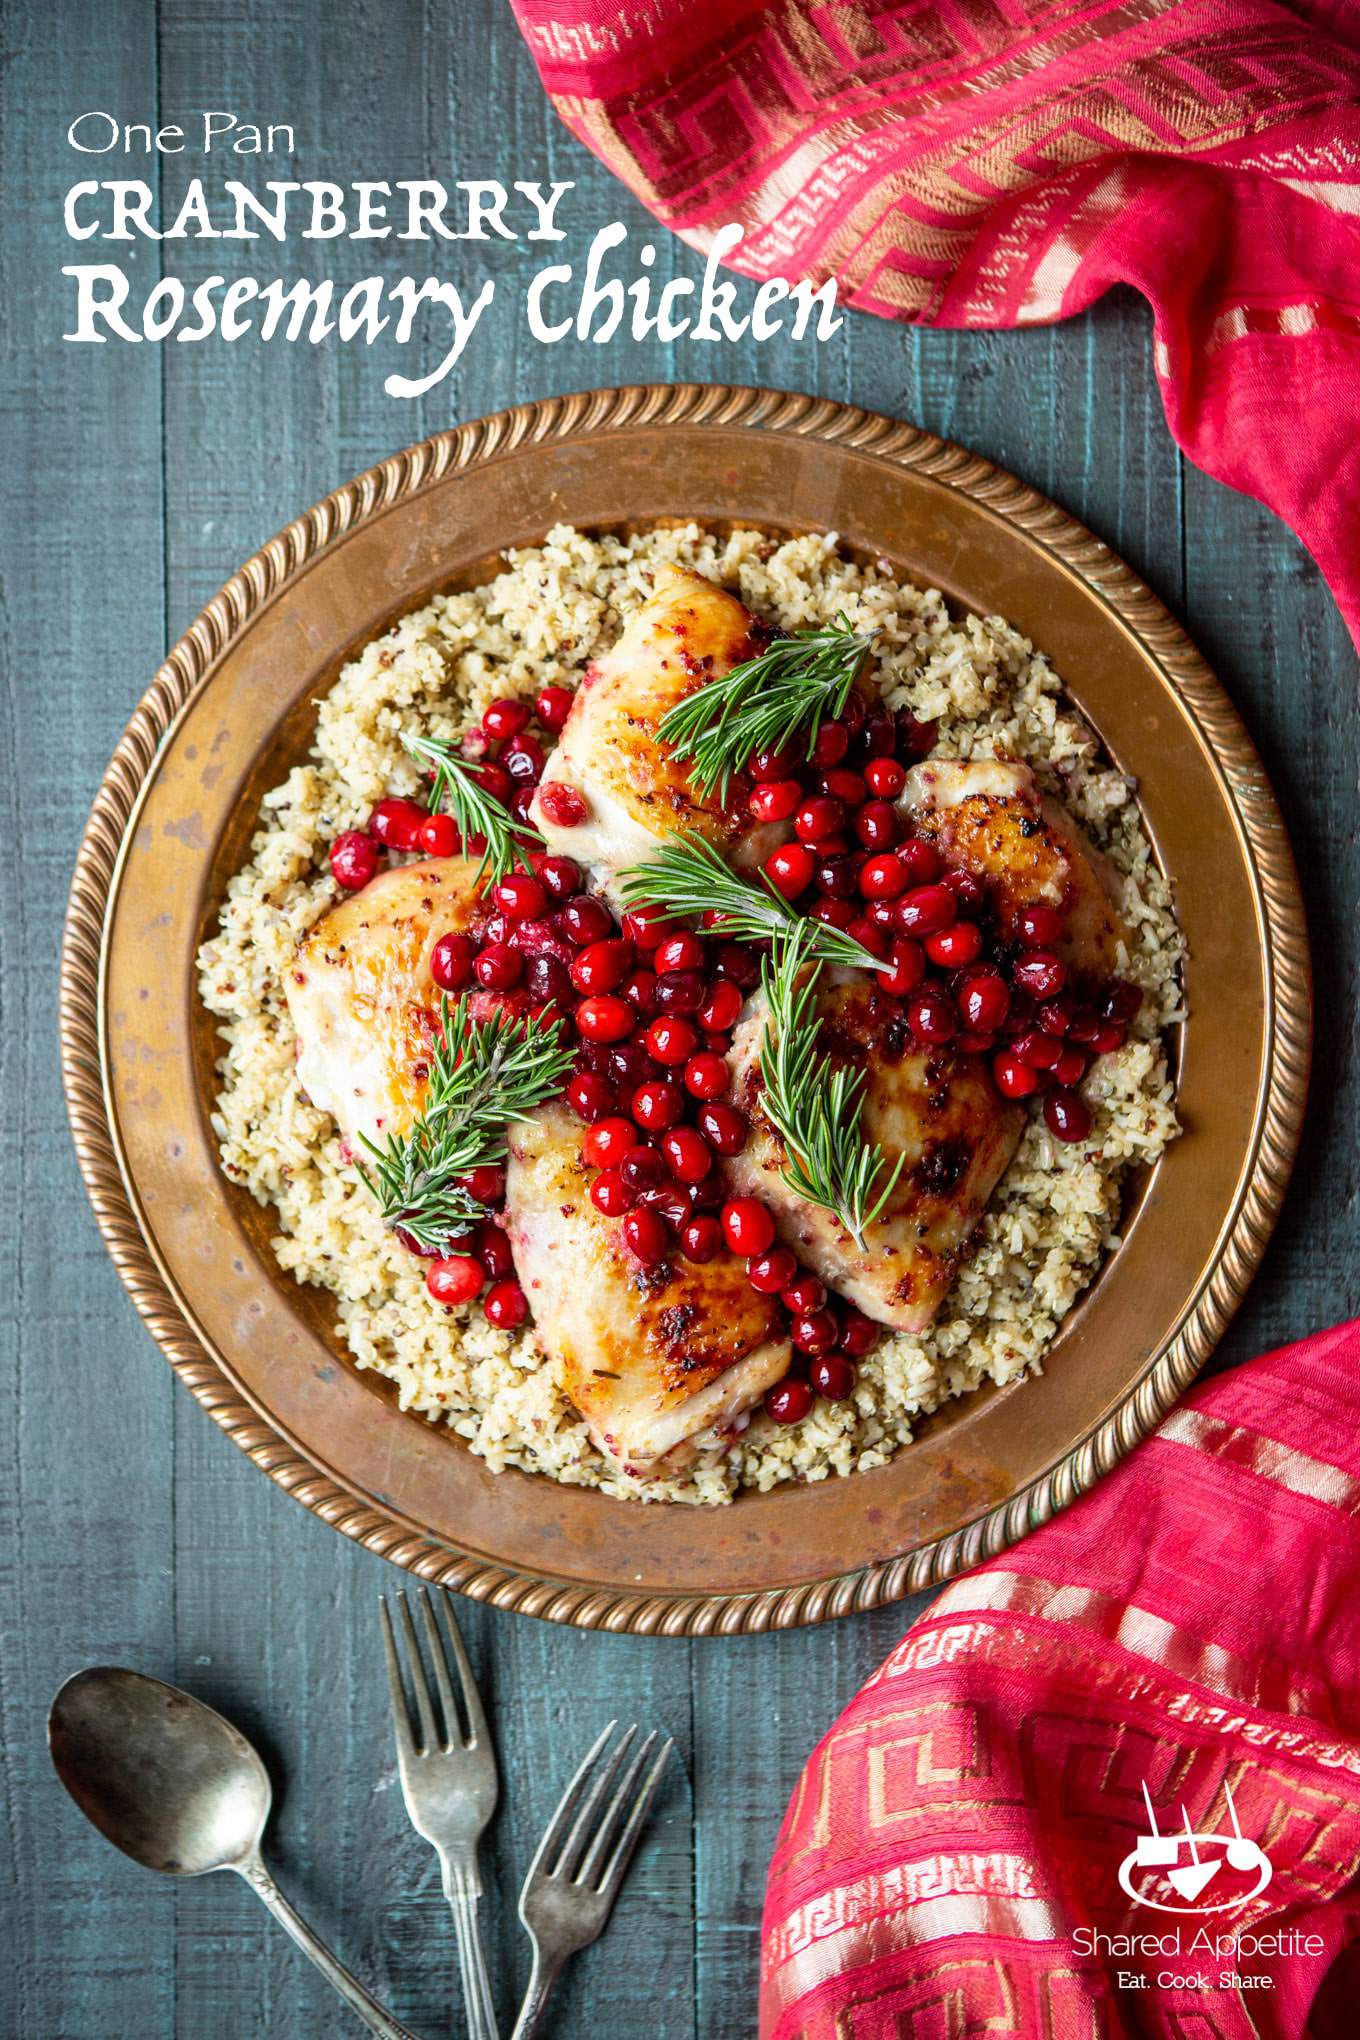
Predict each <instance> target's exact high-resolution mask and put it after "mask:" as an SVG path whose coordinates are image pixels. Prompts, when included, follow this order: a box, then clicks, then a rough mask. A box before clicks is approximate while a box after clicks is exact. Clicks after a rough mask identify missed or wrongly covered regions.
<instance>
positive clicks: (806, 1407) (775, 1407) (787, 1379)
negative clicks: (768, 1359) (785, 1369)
mask: <svg viewBox="0 0 1360 2040" xmlns="http://www.w3.org/2000/svg"><path fill="white" fill-rule="evenodd" d="M812 1400H813V1398H812V1390H811V1389H810V1388H809V1387H808V1385H807V1383H806V1382H805V1381H800V1380H799V1378H798V1376H797V1375H796V1374H786V1375H785V1376H784V1379H783V1380H782V1381H777V1382H776V1383H775V1385H774V1387H773V1388H767V1389H766V1391H765V1410H766V1414H767V1415H768V1416H771V1417H773V1419H774V1421H775V1423H776V1424H801V1423H802V1421H803V1418H804V1417H805V1416H807V1414H808V1412H809V1411H810V1410H811V1408H812Z"/></svg>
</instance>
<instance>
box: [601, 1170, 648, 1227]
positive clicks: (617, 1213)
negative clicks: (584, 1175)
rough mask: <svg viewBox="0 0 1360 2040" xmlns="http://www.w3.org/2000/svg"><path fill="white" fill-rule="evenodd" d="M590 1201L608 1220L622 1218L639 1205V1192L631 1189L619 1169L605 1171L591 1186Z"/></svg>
mask: <svg viewBox="0 0 1360 2040" xmlns="http://www.w3.org/2000/svg"><path fill="white" fill-rule="evenodd" d="M590 1201H591V1203H592V1204H593V1205H594V1206H595V1209H596V1210H597V1211H602V1212H603V1213H604V1215H605V1217H606V1218H622V1216H623V1214H624V1212H625V1211H631V1210H632V1208H633V1206H634V1205H635V1204H636V1203H637V1191H636V1190H630V1189H629V1187H628V1185H627V1184H626V1183H625V1182H624V1180H623V1177H622V1176H621V1175H620V1174H619V1172H618V1170H617V1169H605V1170H603V1171H602V1172H601V1174H600V1175H598V1176H597V1177H596V1178H595V1181H594V1182H593V1183H592V1184H591V1186H590Z"/></svg>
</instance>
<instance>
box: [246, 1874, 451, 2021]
mask: <svg viewBox="0 0 1360 2040" xmlns="http://www.w3.org/2000/svg"><path fill="white" fill-rule="evenodd" d="M232 1867H233V1869H239V1871H240V1874H241V1876H242V1877H244V1879H245V1881H246V1883H247V1884H248V1885H249V1886H250V1888H251V1890H252V1891H253V1892H254V1893H255V1895H256V1897H257V1898H262V1899H263V1900H264V1902H265V1904H266V1905H267V1906H268V1907H269V1910H270V1912H272V1913H273V1915H274V1917H275V1919H276V1920H277V1921H278V1923H279V1925H280V1926H281V1927H282V1928H283V1930H284V1932H285V1933H286V1934H289V1935H290V1936H291V1937H292V1939H293V1940H294V1941H296V1942H297V1944H298V1947H299V1948H301V1949H302V1951H303V1953H304V1954H305V1955H310V1956H311V1958H312V1961H313V1962H315V1964H316V1966H317V1968H318V1969H319V1970H320V1971H321V1974H322V1975H323V1976H324V1977H325V1979H326V1981H327V1982H328V1983H329V1984H330V1985H331V1986H332V1988H333V1989H334V1990H336V1991H337V1992H338V1993H339V1995H340V1996H341V1997H342V1998H343V1999H344V2000H345V2003H346V2004H347V2005H348V2006H349V2008H350V2010H351V2011H352V2012H354V2013H355V2014H356V2016H357V2017H359V2018H361V2019H362V2020H363V2022H364V2024H365V2025H366V2026H367V2027H368V2030H369V2032H370V2033H377V2034H379V2035H380V2036H381V2040H416V2036H415V2034H414V2033H412V2031H411V2029H410V2027H409V2026H403V2025H400V2024H399V2023H398V2021H397V2020H396V2019H394V2018H393V2017H392V2014H391V2013H390V2012H389V2011H386V2010H385V2009H384V2007H383V2006H382V2005H380V2004H379V2003H378V2000H377V1999H376V1998H375V1997H370V1995H369V1993H368V1992H367V1991H366V1990H365V1989H364V1987H363V1985H362V1984H361V1983H360V1981H359V1979H358V1977H357V1976H351V1975H350V1973H349V1971H348V1970H347V1969H346V1968H345V1966H344V1964H343V1963H342V1962H337V1960H336V1958H335V1957H334V1955H332V1953H331V1951H330V1949H329V1948H328V1947H327V1946H326V1944H325V1942H324V1941H319V1940H318V1939H317V1937H316V1935H315V1934H314V1933H313V1932H312V1930H311V1928H310V1927H309V1926H308V1924H307V1922H306V1920H304V1919H303V1917H302V1915H301V1913H298V1912H295V1911H294V1909H293V1907H292V1906H291V1905H290V1904H289V1903H288V1900H287V1899H286V1898H285V1897H284V1895H283V1893H282V1892H281V1891H280V1890H279V1887H278V1885H277V1884H276V1883H275V1882H274V1880H273V1878H272V1877H271V1876H270V1874H269V1872H268V1871H267V1870H266V1869H265V1867H264V1864H263V1863H262V1862H261V1861H260V1859H259V1857H258V1856H253V1857H251V1858H250V1859H248V1860H247V1861H246V1862H244V1863H241V1864H233V1866H232Z"/></svg>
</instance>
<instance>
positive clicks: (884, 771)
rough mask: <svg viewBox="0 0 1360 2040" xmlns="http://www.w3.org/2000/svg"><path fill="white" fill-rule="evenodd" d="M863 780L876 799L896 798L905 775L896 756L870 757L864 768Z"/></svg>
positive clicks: (904, 782)
mask: <svg viewBox="0 0 1360 2040" xmlns="http://www.w3.org/2000/svg"><path fill="white" fill-rule="evenodd" d="M864 782H865V785H866V786H867V787H868V789H869V791H870V793H871V794H873V796H874V798H875V799H876V800H896V799H897V796H898V794H899V793H900V792H901V791H902V788H903V787H904V786H905V785H906V783H907V775H906V773H905V772H904V771H903V769H902V767H901V766H900V765H899V764H898V762H897V760H896V758H871V759H870V760H869V762H868V764H867V765H866V766H865V768H864Z"/></svg>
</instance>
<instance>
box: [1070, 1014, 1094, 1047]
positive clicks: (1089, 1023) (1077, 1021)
mask: <svg viewBox="0 0 1360 2040" xmlns="http://www.w3.org/2000/svg"><path fill="white" fill-rule="evenodd" d="M1067 1032H1068V1034H1069V1035H1070V1036H1071V1038H1072V1040H1073V1041H1084V1042H1085V1043H1086V1044H1087V1046H1088V1047H1089V1046H1090V1044H1091V1043H1092V1042H1093V1041H1094V1040H1095V1038H1096V1036H1097V1034H1099V1032H1100V1020H1099V1018H1098V1016H1097V1014H1096V1012H1095V1009H1094V1008H1093V1007H1091V1006H1078V1007H1077V1008H1076V1009H1075V1011H1074V1012H1073V1014H1072V1018H1071V1020H1070V1021H1069V1022H1068V1025H1067Z"/></svg>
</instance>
